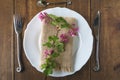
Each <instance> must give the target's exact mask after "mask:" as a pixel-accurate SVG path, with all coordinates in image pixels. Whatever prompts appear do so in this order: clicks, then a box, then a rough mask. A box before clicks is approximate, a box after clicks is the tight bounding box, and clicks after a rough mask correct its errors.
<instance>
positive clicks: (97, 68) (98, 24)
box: [93, 11, 100, 71]
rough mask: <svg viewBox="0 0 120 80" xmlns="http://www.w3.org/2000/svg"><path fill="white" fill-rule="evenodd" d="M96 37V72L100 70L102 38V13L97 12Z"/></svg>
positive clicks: (95, 21) (94, 24)
mask: <svg viewBox="0 0 120 80" xmlns="http://www.w3.org/2000/svg"><path fill="white" fill-rule="evenodd" d="M93 26H94V36H95V63H96V64H95V66H94V68H93V70H94V71H99V70H100V60H99V43H100V41H99V38H100V11H98V12H97V15H96V17H95V20H94V23H93Z"/></svg>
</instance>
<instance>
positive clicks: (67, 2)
mask: <svg viewBox="0 0 120 80" xmlns="http://www.w3.org/2000/svg"><path fill="white" fill-rule="evenodd" d="M65 3H66V4H68V5H70V4H72V2H71V1H70V0H68V1H65V2H48V3H47V5H50V4H65Z"/></svg>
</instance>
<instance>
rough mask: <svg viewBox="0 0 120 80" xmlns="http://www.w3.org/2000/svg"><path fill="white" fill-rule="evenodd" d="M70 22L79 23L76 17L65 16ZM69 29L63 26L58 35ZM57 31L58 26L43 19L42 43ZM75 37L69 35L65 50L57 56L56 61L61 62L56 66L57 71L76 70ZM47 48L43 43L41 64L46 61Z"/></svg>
mask: <svg viewBox="0 0 120 80" xmlns="http://www.w3.org/2000/svg"><path fill="white" fill-rule="evenodd" d="M64 19H65V20H66V21H67V22H68V23H69V24H71V25H72V24H74V25H77V21H76V19H75V18H72V17H65V18H64ZM68 30H69V29H66V28H62V29H61V30H60V31H59V32H58V36H59V35H60V34H62V33H67V32H68ZM56 33H57V30H56V27H55V26H52V25H51V24H46V23H45V21H42V26H41V43H45V42H47V41H48V37H49V36H51V35H55V34H56ZM73 38H74V37H69V41H68V42H67V43H65V51H64V52H62V53H61V54H60V56H59V57H57V58H56V62H57V63H58V64H59V65H57V67H56V68H55V70H56V71H65V72H72V71H73V70H74V58H75V53H73ZM45 49H46V47H45V46H42V45H41V53H40V55H41V60H40V61H41V64H43V63H44V62H45V57H44V52H43V51H44V50H45Z"/></svg>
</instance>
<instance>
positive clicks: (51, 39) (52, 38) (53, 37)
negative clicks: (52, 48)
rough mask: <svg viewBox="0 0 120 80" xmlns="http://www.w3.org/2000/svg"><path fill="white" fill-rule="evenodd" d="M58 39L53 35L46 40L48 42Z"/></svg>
mask: <svg viewBox="0 0 120 80" xmlns="http://www.w3.org/2000/svg"><path fill="white" fill-rule="evenodd" d="M58 39H59V38H58V37H57V36H55V35H53V36H49V38H48V40H49V41H54V42H55V41H57V40H58Z"/></svg>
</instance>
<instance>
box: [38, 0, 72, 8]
mask: <svg viewBox="0 0 120 80" xmlns="http://www.w3.org/2000/svg"><path fill="white" fill-rule="evenodd" d="M65 3H66V4H68V5H70V4H72V2H71V0H67V1H64V2H47V1H45V0H39V1H38V2H37V5H38V6H43V7H45V6H48V5H51V4H65Z"/></svg>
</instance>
